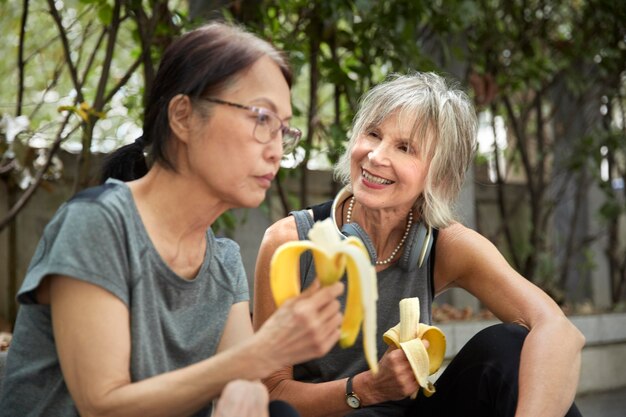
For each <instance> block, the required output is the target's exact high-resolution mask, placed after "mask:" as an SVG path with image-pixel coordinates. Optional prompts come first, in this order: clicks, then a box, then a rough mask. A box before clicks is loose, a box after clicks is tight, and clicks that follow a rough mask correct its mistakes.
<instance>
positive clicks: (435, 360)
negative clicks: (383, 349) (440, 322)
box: [383, 297, 446, 398]
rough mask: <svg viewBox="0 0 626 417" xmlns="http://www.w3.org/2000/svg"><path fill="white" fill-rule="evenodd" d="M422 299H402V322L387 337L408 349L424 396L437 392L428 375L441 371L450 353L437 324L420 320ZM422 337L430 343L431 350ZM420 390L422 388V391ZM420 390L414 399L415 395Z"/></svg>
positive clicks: (386, 341) (400, 346)
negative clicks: (427, 323) (429, 323)
mask: <svg viewBox="0 0 626 417" xmlns="http://www.w3.org/2000/svg"><path fill="white" fill-rule="evenodd" d="M419 319H420V302H419V299H418V298H417V297H415V298H405V299H403V300H400V323H398V324H397V325H395V326H394V327H392V328H391V329H389V330H387V331H386V332H385V334H384V335H383V340H384V341H385V343H387V345H389V346H395V347H397V348H400V349H402V350H403V351H404V353H405V355H406V357H407V359H408V360H409V363H410V364H411V369H412V370H413V374H414V375H415V379H416V380H417V383H418V384H419V385H420V387H422V390H423V392H424V395H426V396H427V397H430V396H431V395H433V394H434V393H435V386H434V385H433V384H432V382H430V381H429V380H428V376H429V375H432V374H434V373H435V372H437V370H438V369H439V368H440V367H441V364H442V363H443V359H444V355H445V353H446V336H445V335H444V334H443V332H442V331H441V330H440V329H439V328H437V327H435V326H428V325H426V324H423V323H420V322H419ZM422 340H427V341H428V343H429V346H428V349H426V347H425V346H424V343H423V342H422ZM418 391H419V390H418ZM416 395H417V392H416V393H414V394H413V395H412V396H411V398H415V396H416Z"/></svg>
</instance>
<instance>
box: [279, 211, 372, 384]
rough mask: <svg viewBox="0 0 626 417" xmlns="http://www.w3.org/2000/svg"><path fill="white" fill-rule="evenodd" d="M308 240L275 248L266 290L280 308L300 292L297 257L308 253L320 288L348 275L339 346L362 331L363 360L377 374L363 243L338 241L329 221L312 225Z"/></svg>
mask: <svg viewBox="0 0 626 417" xmlns="http://www.w3.org/2000/svg"><path fill="white" fill-rule="evenodd" d="M308 238H309V240H300V241H294V242H287V243H284V244H283V245H281V246H279V247H278V249H277V250H276V252H274V255H273V256H272V260H271V262H270V288H271V290H272V295H273V296H274V301H275V302H276V305H277V306H280V305H281V304H282V303H284V302H285V301H286V300H288V299H289V298H292V297H295V296H297V295H298V294H299V293H300V274H299V273H298V271H299V263H300V255H302V253H303V252H305V251H307V250H310V251H311V253H312V255H313V262H314V263H315V271H316V273H317V278H318V279H319V281H320V283H321V285H322V286H326V285H331V284H333V283H335V282H337V281H339V280H340V279H341V277H342V276H343V274H344V272H345V271H346V270H347V273H348V295H347V297H346V308H345V311H344V313H343V316H344V318H343V322H342V324H341V336H340V337H339V345H340V346H341V347H343V348H345V347H349V346H352V345H353V344H354V342H355V340H356V338H357V336H358V334H359V328H360V327H361V324H362V328H363V348H364V351H365V359H366V361H367V363H368V365H369V367H370V369H371V370H372V372H373V373H377V372H378V355H377V353H376V350H377V349H376V300H377V299H378V290H377V286H376V269H375V268H374V267H373V266H372V264H371V262H370V258H369V255H368V253H367V249H366V248H365V245H363V242H361V240H359V239H358V238H356V237H353V236H350V237H348V238H346V239H342V238H341V237H340V236H339V234H338V233H337V231H336V228H335V225H334V224H333V221H332V219H331V218H328V219H325V220H323V221H319V222H316V223H315V224H314V225H313V227H312V228H311V230H310V231H309V235H308Z"/></svg>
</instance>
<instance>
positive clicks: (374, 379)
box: [353, 347, 420, 405]
mask: <svg viewBox="0 0 626 417" xmlns="http://www.w3.org/2000/svg"><path fill="white" fill-rule="evenodd" d="M353 387H354V392H356V393H358V394H359V396H360V397H361V401H363V404H364V405H370V404H376V403H380V402H384V401H397V400H401V399H403V398H406V397H408V396H409V395H411V394H413V393H414V392H415V391H417V390H418V389H419V387H420V386H419V384H418V383H417V380H416V379H415V375H414V374H413V369H412V368H411V364H410V363H409V360H408V359H407V357H406V355H405V354H404V351H403V350H402V349H397V348H395V347H390V348H389V349H387V351H386V352H385V353H384V355H383V357H382V358H381V359H380V361H379V362H378V373H377V374H376V375H373V374H372V373H371V372H370V371H366V372H363V373H361V374H358V375H357V376H356V377H355V378H354V382H353Z"/></svg>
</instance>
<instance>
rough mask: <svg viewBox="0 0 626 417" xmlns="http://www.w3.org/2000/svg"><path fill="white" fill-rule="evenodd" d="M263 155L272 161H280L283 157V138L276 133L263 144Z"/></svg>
mask: <svg viewBox="0 0 626 417" xmlns="http://www.w3.org/2000/svg"><path fill="white" fill-rule="evenodd" d="M263 156H264V157H265V158H266V159H267V160H269V161H272V162H276V161H280V160H281V159H282V158H283V138H282V135H281V134H278V135H276V136H274V137H273V138H272V140H270V141H269V142H267V143H266V144H265V150H264V153H263Z"/></svg>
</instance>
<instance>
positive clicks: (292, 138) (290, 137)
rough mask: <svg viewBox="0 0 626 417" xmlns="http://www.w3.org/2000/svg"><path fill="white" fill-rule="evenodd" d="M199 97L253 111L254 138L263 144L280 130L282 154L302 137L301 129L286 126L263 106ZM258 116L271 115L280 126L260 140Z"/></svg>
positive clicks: (286, 152)
mask: <svg viewBox="0 0 626 417" xmlns="http://www.w3.org/2000/svg"><path fill="white" fill-rule="evenodd" d="M199 98H200V99H201V100H204V101H208V102H210V103H215V104H223V105H226V106H231V107H235V108H238V109H242V110H248V111H251V112H253V113H256V115H257V118H256V121H255V124H254V131H253V132H252V134H253V136H254V139H255V140H256V141H257V142H259V143H263V144H266V143H270V142H271V141H272V140H273V139H274V138H275V137H276V133H278V132H280V133H281V139H282V143H283V153H284V154H288V153H291V152H293V150H294V149H296V146H298V143H299V142H300V139H301V138H302V131H301V130H300V129H298V128H297V127H291V126H286V125H285V124H284V123H283V121H282V120H281V118H280V117H278V115H277V114H276V113H274V112H273V111H271V110H269V109H266V108H264V107H256V106H246V105H245V104H239V103H233V102H232V101H226V100H222V99H219V98H215V97H199ZM259 116H269V117H273V118H274V119H276V120H278V122H279V123H280V126H279V127H278V129H275V130H270V138H269V139H268V140H261V139H259V138H258V137H257V135H256V128H257V126H258V125H259V123H260V122H261V121H260V120H259Z"/></svg>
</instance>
